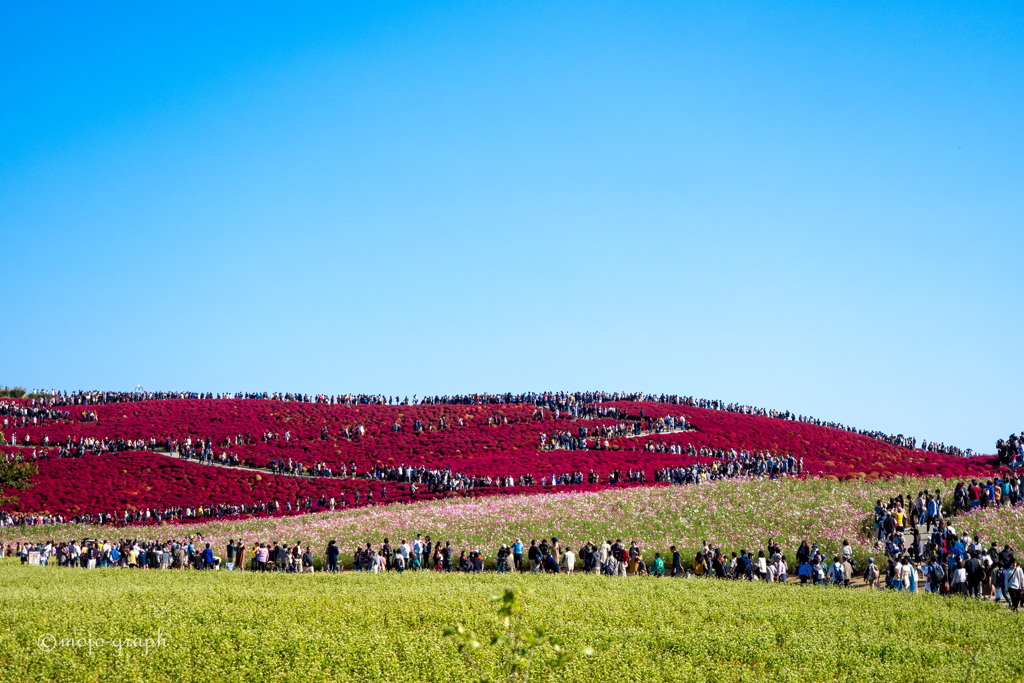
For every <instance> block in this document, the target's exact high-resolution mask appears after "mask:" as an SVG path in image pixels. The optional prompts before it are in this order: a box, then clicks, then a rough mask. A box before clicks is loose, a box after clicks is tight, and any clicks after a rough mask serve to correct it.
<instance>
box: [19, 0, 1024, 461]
mask: <svg viewBox="0 0 1024 683" xmlns="http://www.w3.org/2000/svg"><path fill="white" fill-rule="evenodd" d="M144 5H145V6H144V7H142V8H140V6H139V4H138V3H131V4H124V5H121V6H118V5H116V4H115V3H13V2H11V3H5V4H4V5H3V6H2V7H0V86H2V87H0V235H2V238H3V240H2V244H3V272H4V275H5V277H4V279H3V300H4V306H3V309H2V310H3V317H4V323H5V324H4V326H3V335H2V341H0V357H2V358H3V361H2V365H0V384H6V385H12V386H14V385H18V386H25V387H27V388H30V389H31V388H38V389H51V388H57V389H69V390H70V389H93V388H99V389H115V390H117V389H132V388H134V387H135V386H136V385H137V384H141V385H143V386H144V387H145V388H146V389H189V390H203V391H218V392H219V391H259V390H269V391H305V392H324V393H343V392H344V393H347V392H368V393H378V392H379V393H385V394H400V395H410V396H411V395H412V394H414V393H415V394H419V395H423V394H444V393H463V392H467V393H468V392H480V391H525V390H548V389H566V390H574V389H580V390H586V389H603V390H607V391H615V390H630V391H635V390H642V391H648V392H667V393H676V394H686V395H695V396H702V397H709V398H721V399H724V400H728V401H739V402H743V403H750V404H754V405H761V406H767V407H773V408H780V409H791V410H795V411H797V412H802V413H808V414H812V415H816V416H819V417H822V418H826V419H833V420H838V421H843V422H846V423H849V424H853V425H856V426H858V427H864V428H871V429H882V430H885V431H889V432H892V433H903V434H907V435H915V436H917V437H919V438H927V439H932V440H936V441H940V440H941V441H945V442H947V443H955V444H957V445H960V446H962V447H971V448H974V449H976V450H982V451H985V452H993V451H994V441H995V439H996V438H1000V437H1005V436H1007V435H1008V434H1009V433H1010V432H1011V431H1014V432H1016V431H1019V430H1020V429H1022V428H1024V399H1022V390H1021V377H1022V371H1024V361H1022V354H1021V351H1022V349H1024V323H1022V306H1021V304H1022V302H1024V285H1022V277H1024V272H1022V265H1021V260H1022V256H1021V255H1022V250H1024V182H1022V181H1024V126H1022V123H1024V5H1021V3H1013V2H1010V3H1005V4H992V3H984V2H977V3H942V2H934V1H930V2H919V3H911V2H901V3H892V2H878V3H864V2H850V3H810V2H809V3H805V4H797V3H792V4H787V3H719V2H709V3H679V2H668V3H655V2H642V3H637V2H621V3H600V2H592V1H588V2H580V3H565V2H536V3H527V2H521V3H496V2H495V3H480V2H467V3H408V4H404V3H398V2H394V3H380V4H373V5H371V4H370V3H347V4H342V3H336V2H331V3H324V4H322V5H316V4H313V3H301V7H299V8H293V7H290V6H289V7H286V6H285V5H282V4H281V3H267V4H258V3H253V2H245V3H238V4H234V5H232V4H230V3H227V2H224V3H220V2H218V3H192V4H190V3H162V4H161V6H160V7H155V6H153V3H144Z"/></svg>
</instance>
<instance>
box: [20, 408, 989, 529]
mask: <svg viewBox="0 0 1024 683" xmlns="http://www.w3.org/2000/svg"><path fill="white" fill-rule="evenodd" d="M602 405H603V406H608V405H615V406H618V407H619V408H621V409H623V410H625V411H626V413H627V415H628V416H629V417H630V418H639V417H640V415H641V411H642V413H643V415H644V416H645V417H646V418H656V417H660V416H673V417H678V416H680V415H682V416H685V417H686V420H687V423H688V424H689V426H690V431H686V432H678V433H669V434H653V435H649V436H642V437H637V438H622V437H619V438H610V439H608V441H609V448H608V449H606V450H592V449H591V450H577V451H566V450H554V451H548V450H540V449H539V447H538V446H539V443H540V438H541V434H548V435H550V434H552V433H556V432H565V431H569V432H572V433H573V434H577V433H578V430H579V428H580V427H586V428H588V429H589V430H590V433H591V434H592V433H593V431H594V429H595V428H597V427H599V426H601V425H605V426H610V425H614V424H617V423H619V422H620V421H621V419H607V418H604V419H597V420H589V419H587V420H583V419H581V420H568V419H554V418H553V415H552V414H551V412H550V411H548V410H545V411H543V413H542V414H538V411H537V409H536V407H535V406H533V405H529V404H510V405H506V404H492V405H478V406H471V405H422V406H420V405H417V406H382V405H351V406H350V405H329V404H316V403H298V402H285V401H269V400H244V399H237V400H232V399H177V400H157V401H144V402H137V403H114V404H107V405H98V406H70V407H67V409H68V410H70V411H71V413H72V420H73V421H72V422H67V423H55V424H44V425H39V426H34V427H28V428H23V429H19V430H18V436H19V440H21V439H23V438H24V437H25V436H29V437H31V442H32V443H33V444H35V445H38V444H40V443H41V442H42V439H43V437H44V436H49V438H50V444H51V446H54V445H59V444H63V443H65V442H66V441H67V440H68V438H72V439H78V438H90V439H106V440H112V439H132V440H137V439H147V440H148V439H149V438H151V437H152V438H155V439H157V441H158V442H159V444H160V445H161V446H162V445H163V443H164V442H165V441H166V440H167V439H172V440H178V441H183V440H184V439H185V438H187V437H191V438H192V439H193V440H197V439H202V438H205V437H211V438H212V439H213V441H214V451H215V453H216V454H220V453H221V452H223V451H227V452H229V453H233V454H235V455H237V456H238V457H239V458H240V459H241V460H242V462H244V463H248V464H251V465H256V466H261V467H262V466H266V465H267V464H269V462H270V461H271V460H273V459H277V460H287V459H289V458H290V459H292V460H293V461H296V462H302V463H303V464H304V465H306V466H307V467H308V466H310V465H313V464H315V463H326V464H327V465H328V466H330V467H332V468H334V469H337V468H338V467H340V466H341V465H342V464H344V465H346V466H347V465H349V464H350V463H353V462H354V463H356V464H357V466H358V468H359V472H360V473H365V472H367V471H368V470H369V469H371V468H373V467H374V466H375V465H378V464H381V465H385V466H391V465H399V464H403V465H425V466H428V467H438V468H445V467H450V468H451V469H452V470H453V471H454V472H459V473H463V474H467V475H470V476H478V475H479V476H492V477H495V476H503V475H512V476H514V477H517V476H519V475H522V474H532V475H534V477H535V478H536V479H537V481H538V482H539V481H540V478H541V477H543V476H549V477H550V476H551V475H552V474H562V473H565V472H571V471H577V470H578V471H582V472H583V473H584V474H586V473H587V472H589V471H590V470H591V469H593V470H595V471H596V472H597V473H598V474H600V475H601V478H602V481H606V480H607V475H608V473H609V472H611V471H613V470H622V471H623V472H625V471H626V470H627V469H642V470H644V471H645V472H646V474H647V478H648V481H649V482H653V481H654V476H653V475H654V471H655V470H656V469H661V468H665V467H677V466H680V465H688V464H691V463H693V462H698V461H701V462H708V461H709V460H708V459H706V458H693V457H689V456H686V455H673V454H670V453H658V452H647V451H644V450H643V449H644V447H645V445H646V444H648V443H650V442H653V443H654V444H661V443H665V444H678V445H681V446H686V445H689V444H692V445H693V446H694V447H696V448H698V449H699V448H701V447H708V448H714V449H722V450H728V449H736V450H740V451H770V452H772V453H776V454H792V455H793V456H794V457H796V458H801V457H802V458H804V467H805V471H806V472H807V473H808V474H812V475H825V476H835V477H838V478H850V477H866V478H878V477H889V476H894V475H900V474H911V475H940V476H946V477H970V476H984V475H986V474H991V473H993V472H994V471H995V468H994V458H990V457H985V456H979V457H974V458H960V457H955V456H949V455H941V454H934V453H929V452H925V451H921V450H910V449H906V448H899V447H896V446H893V445H890V444H888V443H885V442H882V441H879V440H876V439H873V438H871V437H868V436H863V435H859V434H855V433H852V432H847V431H843V430H838V429H831V428H827V427H819V426H815V425H811V424H806V423H801V422H795V421H789V420H782V419H775V418H768V417H761V416H755V415H744V414H738V413H729V412H724V411H718V410H709V409H703V408H696V407H690V406H681V405H673V404H663V403H639V402H617V403H612V404H602ZM86 410H88V411H93V412H95V413H96V414H97V415H98V420H97V421H96V422H81V421H77V416H78V415H80V414H81V413H82V412H84V411H86ZM441 419H444V420H445V421H447V423H448V428H447V429H444V430H437V429H435V430H434V431H431V430H430V426H431V425H433V426H434V427H435V428H436V427H437V426H438V424H439V422H440V420H441ZM416 420H420V421H422V422H423V424H424V427H425V431H422V432H419V433H417V432H415V431H414V429H413V424H414V422H415V421H416ZM460 420H461V425H460ZM396 422H397V423H399V424H400V425H401V430H400V431H398V432H395V431H393V430H392V426H393V425H394V424H395V423H396ZM358 425H362V426H363V427H364V429H365V434H364V435H362V436H358V437H354V438H352V439H351V440H349V439H345V438H344V437H342V436H341V431H342V430H343V429H344V428H346V427H348V428H352V429H354V428H355V427H357V426H358ZM324 427H326V428H327V429H328V437H327V439H326V440H325V439H322V438H321V433H322V429H323V428H324ZM286 431H287V432H289V436H290V439H289V440H287V441H286V440H285V436H284V434H285V432H286ZM265 433H271V434H273V435H275V436H274V437H273V438H272V439H271V440H270V441H269V442H264V441H263V440H262V438H261V437H262V436H263V435H264V434H265ZM236 435H242V436H243V437H250V436H251V437H252V438H251V439H248V438H247V439H246V440H247V441H248V443H246V444H244V445H234V444H232V445H230V446H226V445H224V444H225V441H226V440H228V439H231V440H232V442H233V441H234V438H235V437H236ZM591 444H593V439H591ZM5 450H8V451H9V450H10V449H5ZM34 481H35V482H36V486H34V487H33V488H31V489H29V490H28V491H24V492H21V493H20V500H19V502H18V503H16V504H14V505H13V506H12V509H18V510H21V511H47V512H51V513H58V514H75V513H79V512H95V511H104V512H111V511H115V510H123V509H138V508H143V507H168V506H177V505H182V506H194V505H200V504H206V503H235V504H238V503H252V502H260V501H263V502H266V501H270V500H279V501H282V502H283V501H284V500H289V499H291V500H294V499H295V497H296V496H303V497H305V496H312V497H313V498H314V500H315V499H316V498H317V497H318V496H320V495H325V496H328V497H330V496H335V497H338V496H340V495H342V494H348V498H349V502H350V504H351V501H352V497H351V494H352V493H353V492H354V491H356V490H359V491H361V492H366V491H369V490H375V491H379V487H380V484H378V483H373V484H372V489H371V482H368V481H365V480H361V479H360V480H352V479H343V480H338V479H334V478H331V479H297V478H291V477H282V476H276V475H271V474H269V473H267V472H262V473H261V472H255V471H247V470H239V469H226V468H220V467H213V466H210V465H200V464H197V463H193V462H186V461H181V460H177V459H175V458H169V457H167V456H164V455H158V454H153V453H148V452H134V451H127V452H122V453H103V454H89V455H86V456H84V457H82V458H66V459H59V460H57V459H54V460H46V461H43V462H41V463H40V465H39V474H38V475H37V476H36V478H35V480H34ZM386 485H387V486H388V490H389V496H388V500H389V501H391V500H402V499H407V498H408V490H407V488H406V487H405V486H399V485H395V484H386ZM599 486H600V485H599ZM530 488H531V489H533V490H540V488H541V487H530ZM574 488H586V489H590V488H595V487H593V486H589V485H584V486H582V487H574ZM524 490H528V489H522V488H518V489H517V488H510V489H497V488H492V487H487V488H484V489H477V490H476V491H475V492H474V493H476V494H486V493H499V492H501V493H505V492H508V493H511V492H516V491H520V492H521V491H524Z"/></svg>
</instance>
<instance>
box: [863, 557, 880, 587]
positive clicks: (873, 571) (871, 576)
mask: <svg viewBox="0 0 1024 683" xmlns="http://www.w3.org/2000/svg"><path fill="white" fill-rule="evenodd" d="M880 574H881V571H880V570H879V569H878V565H877V564H875V558H873V557H869V558H868V566H867V567H865V568H864V580H865V581H866V582H867V584H868V588H875V587H876V584H877V583H878V577H879V575H880Z"/></svg>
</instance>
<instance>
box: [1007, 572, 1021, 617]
mask: <svg viewBox="0 0 1024 683" xmlns="http://www.w3.org/2000/svg"><path fill="white" fill-rule="evenodd" d="M1004 581H1005V584H1004V585H1005V588H1006V595H1007V598H1008V599H1009V601H1010V609H1012V610H1013V611H1014V612H1016V611H1017V608H1018V607H1020V596H1021V591H1022V590H1024V569H1021V566H1020V563H1018V562H1017V560H1013V561H1011V562H1010V569H1009V570H1007V572H1006V575H1005V578H1004Z"/></svg>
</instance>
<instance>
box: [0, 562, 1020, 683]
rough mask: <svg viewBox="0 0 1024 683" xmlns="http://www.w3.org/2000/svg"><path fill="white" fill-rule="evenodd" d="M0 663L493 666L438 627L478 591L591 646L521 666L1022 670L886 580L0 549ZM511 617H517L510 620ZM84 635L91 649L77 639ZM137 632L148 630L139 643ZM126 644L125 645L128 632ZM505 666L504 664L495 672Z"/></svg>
mask: <svg viewBox="0 0 1024 683" xmlns="http://www.w3.org/2000/svg"><path fill="white" fill-rule="evenodd" d="M0 576H2V577H3V581H0V633H2V636H0V661H3V662H4V667H5V675H6V677H7V679H8V680H15V681H29V680H32V681H71V680H118V681H150V680H153V675H154V671H159V676H158V678H160V679H162V680H175V681H209V680H219V679H220V678H222V673H223V672H224V671H231V673H232V675H233V676H235V677H237V678H238V679H239V680H334V681H375V680H388V681H452V680H460V681H461V680H480V679H483V680H498V679H499V666H500V664H501V661H502V659H501V657H502V655H501V652H502V651H501V649H500V648H492V647H485V648H480V650H478V651H475V652H474V653H473V658H474V659H473V664H472V666H471V665H469V664H467V663H466V661H464V660H463V658H462V657H461V656H460V655H459V653H458V651H457V650H456V646H455V644H454V643H453V642H452V641H451V639H448V638H445V637H444V636H443V635H442V629H443V628H444V627H445V626H446V625H449V624H452V623H454V622H461V623H463V624H465V625H466V626H467V627H469V628H471V629H473V630H474V631H476V632H477V633H485V634H487V633H491V632H492V631H493V630H497V629H498V628H499V623H498V618H497V615H496V611H495V607H494V606H493V604H492V603H491V601H490V598H491V596H493V595H495V594H500V593H501V592H502V591H504V590H505V589H508V588H512V589H514V590H516V591H517V592H518V593H519V594H521V595H522V596H523V613H522V617H521V618H522V620H523V623H525V624H529V625H531V626H543V627H545V628H546V629H547V631H548V632H549V633H550V634H551V635H553V636H555V637H557V638H558V639H559V640H561V642H562V643H563V645H564V646H565V647H566V648H568V649H569V650H570V651H574V652H579V651H581V650H583V649H584V648H585V647H588V648H590V649H591V650H592V654H590V655H589V656H579V657H577V658H575V659H572V660H571V661H570V662H569V663H568V664H567V665H566V666H565V668H563V669H560V670H553V669H552V668H551V667H550V664H549V661H548V660H547V659H546V658H545V657H542V656H539V657H538V658H537V659H536V660H535V661H534V662H533V664H532V666H533V669H532V674H533V675H532V677H531V680H538V681H539V680H545V681H546V680H556V681H579V680H591V679H598V680H622V681H662V680H673V681H689V680H694V681H722V682H726V681H727V682H729V683H732V682H734V681H740V680H751V681H753V680H772V681H782V682H789V681H792V682H794V683H804V682H806V681H857V682H861V681H880V680H913V681H924V682H928V681H936V682H940V681H941V682H943V683H945V682H947V681H961V680H969V681H973V680H978V679H980V678H982V677H984V678H986V679H989V678H991V679H992V680H1006V681H1009V680H1021V678H1022V677H1024V663H1022V660H1021V659H1020V657H1018V656H1016V653H1018V652H1019V651H1020V649H1021V647H1024V630H1022V629H1021V617H1020V615H1018V614H1016V613H1012V612H1010V611H1009V610H1006V609H1000V608H998V607H997V606H994V605H992V604H988V603H981V602H978V601H971V600H966V601H965V600H949V599H945V598H941V597H938V596H931V595H920V594H919V595H911V594H908V593H897V592H892V591H867V590H849V589H835V588H831V587H806V588H801V587H799V586H783V585H777V584H765V583H755V584H749V583H746V582H731V581H712V580H701V579H689V580H678V579H675V580H673V579H654V578H638V579H613V578H609V577H601V576H572V577H569V576H564V575H563V576H557V577H552V576H545V575H539V576H531V575H526V576H516V577H511V576H507V575H506V576H501V575H495V574H483V575H475V576H474V575H439V574H435V573H433V572H419V573H415V572H406V573H405V574H403V575H394V574H387V575H370V574H355V573H351V572H349V573H345V574H341V575H328V574H322V573H318V574H314V575H308V574H307V575H287V574H255V573H251V572H248V573H240V572H204V573H203V574H201V575H197V573H196V572H182V571H162V572H161V571H137V570H105V569H98V570H93V571H74V570H65V569H57V568H53V567H49V568H45V567H20V566H17V564H15V563H12V562H11V560H3V561H0ZM516 623H518V622H516ZM89 639H91V643H92V644H93V645H92V647H91V648H90V647H89V644H90V640H89ZM146 639H149V641H150V643H149V644H148V647H145V646H146V645H147V643H146ZM126 643H127V645H126ZM502 680H503V679H502Z"/></svg>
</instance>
